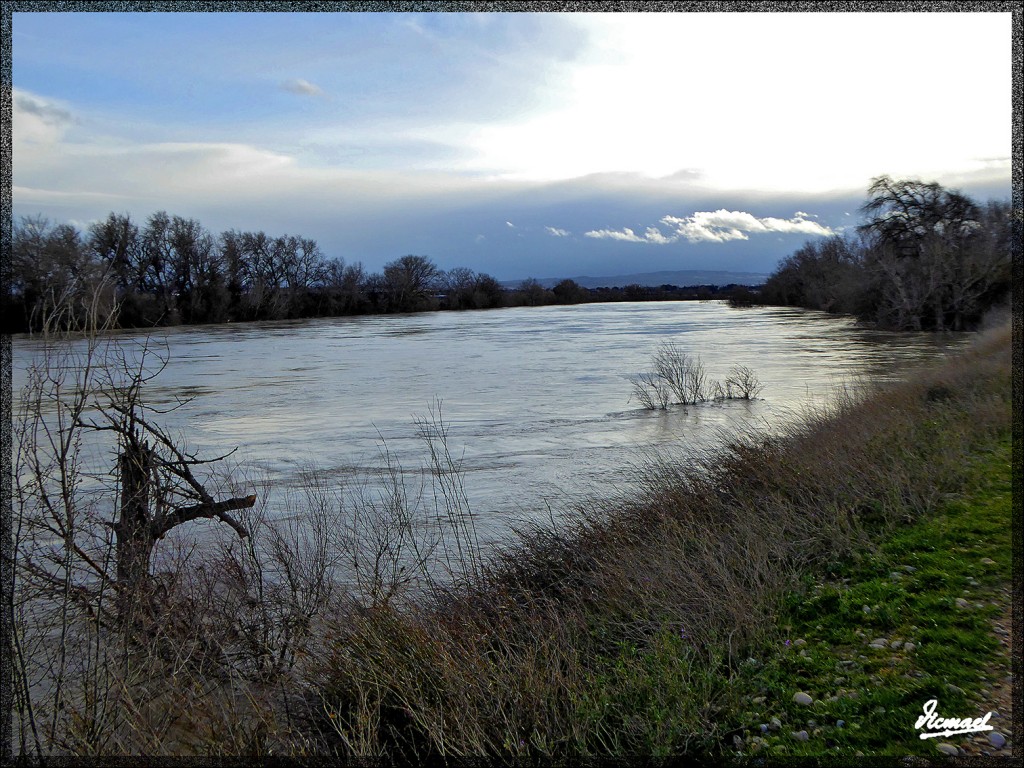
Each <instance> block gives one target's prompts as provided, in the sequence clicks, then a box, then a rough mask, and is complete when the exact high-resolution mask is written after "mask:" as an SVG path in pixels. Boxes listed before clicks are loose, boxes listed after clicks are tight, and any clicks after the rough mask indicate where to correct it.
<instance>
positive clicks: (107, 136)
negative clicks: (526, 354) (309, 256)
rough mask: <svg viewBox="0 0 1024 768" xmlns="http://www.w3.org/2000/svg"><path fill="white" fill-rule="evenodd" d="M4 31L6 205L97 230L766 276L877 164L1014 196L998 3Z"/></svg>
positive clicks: (236, 19)
mask: <svg viewBox="0 0 1024 768" xmlns="http://www.w3.org/2000/svg"><path fill="white" fill-rule="evenodd" d="M12 44H13V72H12V77H13V88H14V92H13V96H14V98H13V146H14V158H13V160H14V162H13V202H14V212H15V215H33V214H37V213H39V214H43V215H45V216H47V217H49V218H50V219H52V220H54V221H72V222H74V223H76V224H79V225H81V226H87V225H88V223H89V222H91V221H95V220H97V219H100V218H103V217H105V215H106V214H107V213H108V212H110V211H117V212H128V213H130V214H132V215H133V216H134V217H135V218H136V219H139V220H144V219H145V217H146V216H148V215H149V214H151V213H153V212H154V211H157V210H167V211H168V212H170V213H172V214H179V215H183V216H188V217H195V218H197V219H199V220H200V221H201V222H202V223H203V224H205V225H206V226H207V227H208V228H210V229H211V230H213V231H214V232H219V231H221V230H224V229H231V228H238V229H247V230H252V229H262V230H264V231H266V232H268V233H269V234H283V233H291V234H302V235H305V236H308V237H314V238H316V239H317V240H318V242H319V243H320V245H321V247H322V249H323V250H324V252H325V253H326V254H327V255H329V256H341V257H343V258H345V259H346V260H347V261H350V262H352V261H361V262H363V263H364V265H365V266H366V267H367V268H369V269H370V270H377V269H379V268H380V267H381V266H382V265H383V264H384V263H385V262H387V261H390V260H391V259H394V258H396V257H398V256H401V255H404V254H407V253H415V254H422V255H426V256H429V257H431V258H432V259H433V260H434V261H435V262H437V263H438V264H439V265H440V266H442V267H444V268H451V267H455V266H467V267H470V268H473V269H476V270H479V271H483V272H488V273H490V274H493V275H494V276H496V277H498V278H499V279H519V278H523V277H527V276H536V277H551V276H564V275H583V274H587V275H594V276H600V275H615V274H623V273H634V272H644V271H655V270H664V269H701V270H706V269H716V270H732V271H754V272H768V271H770V270H771V269H772V268H773V267H774V265H775V264H776V263H777V261H778V259H779V258H781V257H783V256H785V255H787V254H788V253H791V252H792V251H793V250H795V249H796V248H797V247H799V246H800V244H801V243H803V242H804V241H805V240H807V239H808V238H813V237H821V236H825V235H827V234H830V233H832V232H841V231H842V230H843V228H846V227H851V226H855V225H856V223H857V207H858V205H859V204H860V203H861V202H862V200H863V196H864V190H865V189H866V188H867V186H868V184H869V183H870V180H871V178H872V177H874V176H877V175H880V174H883V173H888V174H890V175H892V176H894V177H915V178H922V179H924V180H927V181H931V180H936V181H939V182H940V183H943V184H945V185H948V186H951V187H956V188H959V189H962V190H964V191H966V192H968V193H969V194H972V195H975V196H976V197H979V198H982V199H986V198H988V197H1000V198H1003V197H1008V196H1009V189H1010V168H1011V164H1010V155H1011V130H1010V129H1011V95H1012V78H1011V71H1010V63H1011V16H1010V14H1009V13H1004V14H993V13H964V14H940V13H887V14H860V13H858V14H833V13H806V14H803V13H802V14H772V13H763V14H762V13H758V14H733V13H727V14H712V13H700V14H683V13H670V14H653V13H652V14H589V13H588V14H532V13H522V14H492V13H423V14H405V13H396V14H391V13H381V14H376V13H373V14H361V13H353V14H348V13H333V14H312V13H310V14H280V13H273V14H270V13H266V14H260V13H211V14H191V13H178V14H174V13H171V14H159V13H138V14H117V13H16V14H14V15H13V38H12ZM901 66H902V67H905V69H904V70H903V71H901V70H900V69H899V67H901Z"/></svg>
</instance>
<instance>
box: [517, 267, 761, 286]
mask: <svg viewBox="0 0 1024 768" xmlns="http://www.w3.org/2000/svg"><path fill="white" fill-rule="evenodd" d="M564 279H565V278H564V277H544V278H537V282H539V283H540V284H541V285H543V286H544V287H545V288H552V287H554V286H555V285H557V284H558V283H560V282H561V281H562V280H564ZM570 279H572V280H574V281H575V282H576V283H578V284H579V285H581V286H583V287H584V288H614V287H619V288H621V287H623V286H627V285H651V286H659V285H678V286H680V287H684V286H690V285H729V284H730V283H734V284H736V285H761V284H762V283H763V282H764V281H765V280H767V279H768V275H765V274H760V273H756V272H712V271H704V270H696V269H684V270H674V271H664V272H643V273H641V274H636V275H612V276H609V277H589V276H587V275H581V276H579V277H573V278H570ZM521 282H523V281H522V280H504V281H502V283H501V284H502V285H503V286H505V287H506V288H518V287H519V284H520V283H521Z"/></svg>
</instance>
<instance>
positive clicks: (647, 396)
mask: <svg viewBox="0 0 1024 768" xmlns="http://www.w3.org/2000/svg"><path fill="white" fill-rule="evenodd" d="M632 382H633V395H634V396H635V397H636V399H637V400H638V401H639V403H640V405H642V406H643V407H644V408H646V409H647V410H649V411H653V410H655V409H660V410H663V411H664V410H666V409H667V408H668V407H669V405H671V403H672V391H671V389H670V388H669V386H668V382H666V381H665V380H664V379H663V378H662V377H661V376H659V375H658V374H656V373H641V374H638V375H636V376H634V377H633V379H632Z"/></svg>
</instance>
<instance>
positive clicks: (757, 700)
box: [751, 696, 768, 704]
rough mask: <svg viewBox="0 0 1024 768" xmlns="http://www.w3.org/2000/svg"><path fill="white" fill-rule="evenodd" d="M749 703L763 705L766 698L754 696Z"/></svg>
mask: <svg viewBox="0 0 1024 768" xmlns="http://www.w3.org/2000/svg"><path fill="white" fill-rule="evenodd" d="M751 701H752V702H753V703H754V704H764V703H765V702H766V701H768V697H767V696H755V697H754V698H753V699H751Z"/></svg>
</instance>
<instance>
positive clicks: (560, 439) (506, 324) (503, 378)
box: [13, 302, 966, 539]
mask: <svg viewBox="0 0 1024 768" xmlns="http://www.w3.org/2000/svg"><path fill="white" fill-rule="evenodd" d="M149 336H150V337H151V340H152V341H153V342H155V344H154V349H155V350H156V351H158V352H159V353H160V354H161V355H164V356H166V359H167V365H166V368H165V369H164V370H163V371H162V372H161V373H160V374H159V376H157V377H156V378H155V379H154V380H153V381H152V382H151V383H150V384H149V385H148V386H147V389H146V397H147V400H148V401H149V403H150V404H152V405H155V406H157V407H160V408H162V409H165V410H166V409H168V408H169V407H171V406H175V405H177V404H178V403H179V402H181V401H185V404H184V405H182V406H181V407H178V408H176V409H175V410H170V411H169V412H167V413H166V414H164V415H162V416H159V421H160V423H161V424H162V425H163V426H164V427H165V428H166V429H168V430H169V431H170V432H172V433H173V434H176V435H180V436H181V437H182V438H183V439H184V440H185V441H186V442H187V444H188V446H189V448H190V449H192V450H194V451H195V452H197V453H199V454H200V455H205V456H214V455H219V454H224V453H227V452H228V451H230V450H232V449H234V448H237V449H238V451H237V452H236V453H235V454H234V456H232V459H233V460H237V461H239V462H241V463H242V464H243V465H244V466H245V467H248V468H249V471H250V472H252V473H253V476H257V475H258V476H261V477H263V478H266V479H268V480H269V481H270V483H271V484H272V485H274V486H276V487H278V488H289V487H292V488H294V487H297V486H299V485H301V484H302V483H303V477H304V472H306V471H307V470H308V469H309V468H310V467H316V469H317V471H318V472H319V473H320V475H321V476H322V477H324V478H326V479H327V480H328V481H329V482H337V483H344V482H349V481H351V480H352V479H353V478H356V477H361V476H365V475H366V474H367V472H371V471H372V470H373V468H374V467H378V466H379V465H380V463H381V460H382V459H381V457H382V450H383V449H384V448H385V447H386V450H387V452H388V453H389V454H390V456H391V460H392V462H395V463H400V464H401V466H402V467H403V470H404V471H405V472H406V473H407V474H408V475H409V476H411V477H416V476H417V475H418V474H420V473H421V472H422V470H423V468H424V467H425V466H426V458H427V450H426V445H425V443H424V441H423V440H422V438H421V437H419V436H418V431H419V430H418V428H417V421H418V420H420V419H423V418H427V419H428V420H429V419H430V418H431V416H430V414H431V412H432V411H434V412H435V413H436V412H437V410H438V409H439V410H440V415H441V417H442V419H443V421H444V423H445V425H446V426H447V427H448V430H449V433H448V448H449V450H450V451H451V454H452V456H453V457H454V459H456V460H457V461H459V462H460V463H461V464H460V465H461V469H462V477H463V481H464V487H465V492H466V497H467V499H468V502H469V505H470V507H471V508H472V510H473V512H474V513H475V516H476V517H477V520H478V525H479V527H480V528H479V530H480V532H481V536H482V537H483V538H485V539H486V538H491V537H497V536H501V535H502V534H503V532H505V531H507V529H508V527H509V525H511V524H512V522H513V521H515V520H519V519H522V518H531V519H536V518H537V517H538V516H546V515H547V509H548V507H549V506H550V507H551V508H555V509H557V508H558V507H559V506H560V505H563V504H564V503H566V500H568V499H573V498H579V497H580V496H585V495H588V494H597V495H600V494H601V493H602V489H609V488H621V487H622V484H623V483H628V482H629V480H630V468H631V467H632V466H633V465H634V464H636V463H637V462H640V461H642V460H643V457H644V455H645V453H646V452H648V451H650V450H661V451H669V452H676V453H677V454H679V455H683V456H685V454H686V452H687V451H690V450H699V449H701V448H704V447H707V446H710V445H713V444H714V443H715V441H718V440H721V439H722V438H723V436H727V435H728V434H729V433H730V432H731V431H733V430H735V429H737V428H742V427H744V426H748V425H751V424H753V425H756V426H767V427H777V426H779V425H781V424H784V423H785V422H786V421H787V420H789V419H792V418H796V417H798V416H799V413H800V411H801V409H803V408H805V407H806V406H808V405H809V404H812V403H820V402H822V401H823V400H825V399H827V398H828V397H829V396H830V395H831V394H832V393H833V392H834V391H835V389H836V387H839V386H843V385H857V384H858V383H859V382H862V381H864V380H866V379H868V378H879V377H881V378H886V377H894V376H899V375H902V374H904V373H905V372H906V371H907V370H908V368H909V367H910V366H912V365H914V364H916V363H919V362H922V361H924V360H927V359H929V358H932V357H934V356H937V355H939V354H941V353H942V351H943V350H945V349H948V348H949V347H950V346H951V345H952V346H955V345H957V344H959V343H961V342H962V341H963V340H964V339H965V338H966V335H963V334H961V335H947V336H936V335H926V334H909V333H885V332H879V331H874V330H869V329H865V328H862V327H860V326H858V325H857V324H856V323H855V322H854V321H852V320H850V319H848V318H841V317H832V316H829V315H826V314H824V313H820V312H811V311H804V310H799V309H789V308H764V307H754V308H742V309H739V308H731V307H729V306H727V305H726V304H725V303H722V302H664V303H616V304H585V305H577V306H551V307H537V308H515V309H500V310H489V311H478V312H434V313H424V314H416V315H406V316H375V317H359V318H333V319H317V320H301V321H288V322H269V323H245V324H225V325H218V326H199V327H179V328H169V329H160V330H158V331H155V332H153V333H151V334H149ZM143 338H144V335H143V334H141V333H140V332H138V331H132V332H124V333H120V334H117V336H116V339H117V340H118V341H119V343H122V344H124V345H126V346H131V345H132V344H136V343H138V342H139V341H140V340H141V339H143ZM664 341H674V342H675V343H676V344H678V345H679V347H680V348H682V349H684V350H685V351H686V352H687V353H689V354H691V355H699V357H700V358H701V360H702V361H703V363H704V364H705V366H706V368H707V371H708V373H709V375H710V376H711V378H717V379H724V378H725V377H726V375H727V374H728V372H729V369H730V368H731V367H732V366H734V365H745V366H748V367H750V368H752V369H754V371H755V372H756V373H757V376H758V377H759V379H760V380H761V381H762V383H763V384H764V389H763V391H762V392H761V395H760V398H759V399H757V400H755V401H751V402H747V401H726V402H722V403H708V404H704V405H699V406H691V407H689V408H687V409H682V408H672V409H670V410H668V411H650V410H644V409H643V408H642V407H641V406H640V404H639V403H637V402H636V401H635V399H634V398H632V385H631V381H630V379H631V377H632V376H634V375H636V374H638V373H640V372H642V371H646V370H649V369H650V367H651V356H652V355H653V353H654V352H655V350H656V349H657V348H658V346H659V344H661V343H662V342H664ZM40 349H41V347H40V345H39V343H38V342H37V341H34V340H33V339H31V338H30V337H25V336H19V337H15V339H14V342H13V390H14V395H15V401H17V398H18V393H19V391H20V389H21V387H22V386H24V383H25V381H26V375H25V371H26V368H27V366H28V365H29V363H30V361H31V360H32V359H33V357H34V356H36V355H38V354H39V352H40ZM95 461H96V462H97V464H98V465H100V466H101V467H102V466H113V454H112V452H111V451H110V450H107V452H106V453H105V454H104V453H102V452H101V453H100V454H99V455H98V456H97V457H95ZM421 476H422V475H421Z"/></svg>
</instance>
